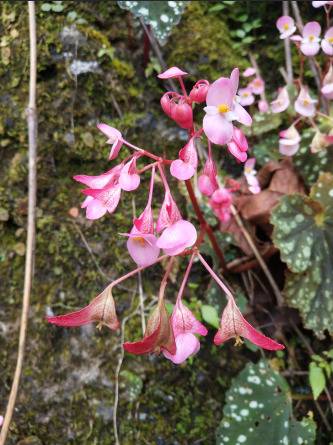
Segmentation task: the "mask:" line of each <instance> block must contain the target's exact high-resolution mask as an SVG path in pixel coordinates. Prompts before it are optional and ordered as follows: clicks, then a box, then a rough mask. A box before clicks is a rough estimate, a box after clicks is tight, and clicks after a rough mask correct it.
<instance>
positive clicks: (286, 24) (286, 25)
mask: <svg viewBox="0 0 333 445" xmlns="http://www.w3.org/2000/svg"><path fill="white" fill-rule="evenodd" d="M283 29H284V30H286V31H288V29H289V25H288V23H285V24H284V25H283Z"/></svg>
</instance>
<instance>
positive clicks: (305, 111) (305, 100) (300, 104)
mask: <svg viewBox="0 0 333 445" xmlns="http://www.w3.org/2000/svg"><path fill="white" fill-rule="evenodd" d="M316 103H317V100H316V99H312V98H311V97H310V95H309V91H308V89H307V88H305V87H301V91H300V93H299V95H298V97H297V99H296V101H295V110H296V111H297V113H299V114H301V115H302V116H306V117H313V116H314V115H315V114H316V105H315V104H316Z"/></svg>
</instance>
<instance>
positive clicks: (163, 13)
mask: <svg viewBox="0 0 333 445" xmlns="http://www.w3.org/2000/svg"><path fill="white" fill-rule="evenodd" d="M186 4H187V2H186V1H153V2H152V1H118V5H119V6H120V7H121V8H122V9H127V10H128V11H131V13H132V14H134V15H135V17H140V18H142V20H143V21H144V22H145V23H146V24H147V25H150V26H151V28H152V30H153V31H154V34H155V36H156V38H157V39H158V41H159V42H160V43H161V44H162V45H163V44H164V43H165V42H166V39H167V37H168V36H169V34H170V33H171V30H172V28H173V27H174V26H176V25H177V24H178V23H179V21H180V19H181V16H182V14H183V12H184V10H185V7H186Z"/></svg>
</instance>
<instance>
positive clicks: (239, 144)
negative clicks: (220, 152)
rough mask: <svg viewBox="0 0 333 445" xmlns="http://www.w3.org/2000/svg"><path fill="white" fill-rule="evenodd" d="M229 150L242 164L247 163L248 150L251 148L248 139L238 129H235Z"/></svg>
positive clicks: (228, 146)
mask: <svg viewBox="0 0 333 445" xmlns="http://www.w3.org/2000/svg"><path fill="white" fill-rule="evenodd" d="M227 148H228V150H229V152H230V153H231V154H232V155H233V156H235V158H236V159H238V160H239V161H240V162H245V161H246V159H247V153H246V152H247V150H248V148H249V146H248V143H247V139H246V137H245V135H244V133H243V132H242V130H240V129H239V128H237V127H234V128H233V134H232V139H231V141H230V142H229V143H228V145H227Z"/></svg>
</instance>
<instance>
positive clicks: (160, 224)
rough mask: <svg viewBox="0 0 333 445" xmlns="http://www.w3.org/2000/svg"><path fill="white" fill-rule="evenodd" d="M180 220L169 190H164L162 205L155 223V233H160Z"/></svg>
mask: <svg viewBox="0 0 333 445" xmlns="http://www.w3.org/2000/svg"><path fill="white" fill-rule="evenodd" d="M180 219H182V217H181V214H180V211H179V210H178V207H177V204H176V203H175V201H174V199H173V198H172V196H171V193H170V190H168V189H166V191H165V196H164V200H163V204H162V207H161V210H160V212H159V215H158V219H157V223H156V231H157V232H161V231H162V230H164V229H165V228H166V227H169V226H170V225H171V224H174V223H175V222H177V221H179V220H180Z"/></svg>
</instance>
